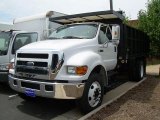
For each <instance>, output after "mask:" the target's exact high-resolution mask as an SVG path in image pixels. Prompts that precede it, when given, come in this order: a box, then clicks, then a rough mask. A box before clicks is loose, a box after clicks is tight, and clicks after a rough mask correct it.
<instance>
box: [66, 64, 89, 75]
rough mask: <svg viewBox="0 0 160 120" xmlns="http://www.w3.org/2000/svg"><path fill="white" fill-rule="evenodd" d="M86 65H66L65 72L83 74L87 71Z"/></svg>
mask: <svg viewBox="0 0 160 120" xmlns="http://www.w3.org/2000/svg"><path fill="white" fill-rule="evenodd" d="M87 70H88V67H87V66H68V67H67V73H68V74H76V75H85V74H86V73H87Z"/></svg>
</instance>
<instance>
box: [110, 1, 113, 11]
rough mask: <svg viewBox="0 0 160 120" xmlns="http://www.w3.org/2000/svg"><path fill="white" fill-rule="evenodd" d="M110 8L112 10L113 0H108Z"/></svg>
mask: <svg viewBox="0 0 160 120" xmlns="http://www.w3.org/2000/svg"><path fill="white" fill-rule="evenodd" d="M110 10H113V0H110Z"/></svg>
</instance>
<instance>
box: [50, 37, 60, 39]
mask: <svg viewBox="0 0 160 120" xmlns="http://www.w3.org/2000/svg"><path fill="white" fill-rule="evenodd" d="M48 39H60V38H56V37H49V38H48Z"/></svg>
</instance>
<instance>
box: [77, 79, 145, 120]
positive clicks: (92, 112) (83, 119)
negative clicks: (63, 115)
mask: <svg viewBox="0 0 160 120" xmlns="http://www.w3.org/2000/svg"><path fill="white" fill-rule="evenodd" d="M146 79H147V78H146V77H145V78H143V79H142V80H141V81H139V82H137V83H136V84H135V85H133V86H132V87H130V88H129V89H128V90H127V91H125V92H123V93H122V94H120V95H119V96H117V97H115V98H114V99H112V100H110V101H108V102H106V103H104V104H102V105H101V106H100V107H98V108H96V109H95V110H93V111H91V112H90V113H88V114H86V115H85V116H83V117H81V118H79V119H78V120H85V119H87V118H89V117H91V116H92V115H93V114H95V113H97V112H98V111H100V110H101V109H102V108H104V107H106V106H107V105H109V104H111V103H113V102H114V101H116V100H117V99H119V98H120V97H122V96H123V95H124V94H126V93H127V92H128V91H129V90H131V89H133V88H135V87H137V86H138V85H139V84H141V83H142V82H144V81H145V80H146Z"/></svg>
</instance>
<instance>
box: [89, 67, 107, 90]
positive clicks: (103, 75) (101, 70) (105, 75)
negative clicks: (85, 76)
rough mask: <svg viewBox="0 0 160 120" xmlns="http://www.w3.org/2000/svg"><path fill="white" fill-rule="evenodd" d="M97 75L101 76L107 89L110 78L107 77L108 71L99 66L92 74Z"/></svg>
mask: <svg viewBox="0 0 160 120" xmlns="http://www.w3.org/2000/svg"><path fill="white" fill-rule="evenodd" d="M94 73H97V74H99V75H100V77H101V79H102V80H103V84H104V87H107V85H108V77H107V72H106V69H105V68H104V66H102V65H97V66H95V67H94V68H93V70H92V71H91V73H90V75H91V74H94Z"/></svg>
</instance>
